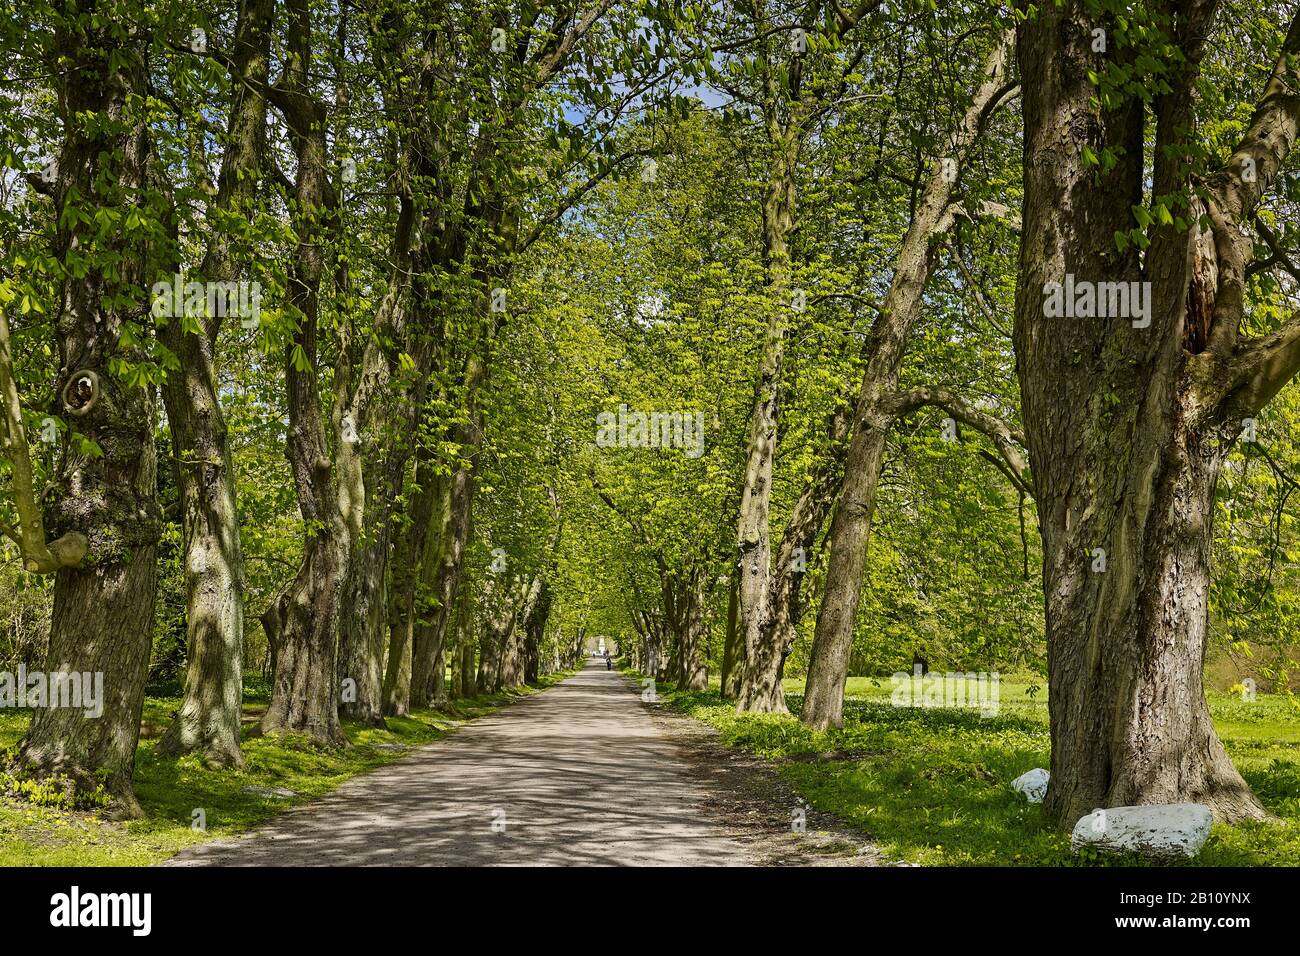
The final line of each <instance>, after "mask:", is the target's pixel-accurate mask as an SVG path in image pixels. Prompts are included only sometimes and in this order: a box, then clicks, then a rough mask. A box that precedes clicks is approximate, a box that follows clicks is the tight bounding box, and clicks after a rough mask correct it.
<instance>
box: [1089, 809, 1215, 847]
mask: <svg viewBox="0 0 1300 956" xmlns="http://www.w3.org/2000/svg"><path fill="white" fill-rule="evenodd" d="M1213 821H1214V816H1213V814H1211V813H1210V808H1209V807H1207V806H1205V805H1204V804H1200V803H1163V804H1154V805H1152V806H1145V807H1111V808H1109V809H1107V810H1094V811H1092V813H1089V814H1088V815H1087V816H1085V817H1082V818H1081V819H1080V820H1079V822H1078V823H1076V824H1075V825H1074V832H1073V833H1072V834H1071V835H1070V846H1071V847H1072V848H1073V849H1074V850H1075V852H1078V851H1079V850H1080V849H1081V848H1082V847H1085V846H1091V847H1095V848H1096V849H1098V850H1102V851H1108V852H1128V853H1137V854H1140V855H1142V856H1150V857H1159V858H1171V857H1172V858H1177V857H1183V858H1185V859H1189V860H1190V859H1191V858H1192V857H1194V856H1196V854H1197V853H1199V852H1201V847H1203V846H1205V841H1206V840H1208V839H1209V838H1210V825H1211V823H1213Z"/></svg>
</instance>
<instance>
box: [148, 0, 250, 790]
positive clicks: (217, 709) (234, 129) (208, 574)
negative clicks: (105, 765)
mask: <svg viewBox="0 0 1300 956" xmlns="http://www.w3.org/2000/svg"><path fill="white" fill-rule="evenodd" d="M274 11H275V4H274V2H273V0H250V2H246V3H241V4H240V7H239V19H238V21H237V23H236V27H235V41H234V44H233V47H232V56H231V68H230V73H231V76H232V79H233V81H232V84H231V86H232V93H231V96H232V103H231V110H230V119H229V122H228V126H227V138H226V143H225V152H224V155H223V157H222V163H221V173H220V176H219V179H218V185H217V196H216V202H215V204H214V205H215V208H216V209H217V210H220V211H222V212H230V211H232V210H239V211H243V212H247V205H248V204H249V203H250V202H251V201H252V199H253V196H254V193H255V189H256V185H257V182H258V178H259V175H260V172H261V151H262V149H263V143H264V140H265V135H266V134H265V129H266V99H265V97H264V96H263V95H262V94H261V88H262V87H263V86H264V85H265V83H266V78H267V72H268V63H269V50H270V35H271V21H272V19H273V17H274ZM201 273H202V276H203V278H204V279H206V280H208V281H220V282H230V281H237V280H239V279H241V277H242V278H243V279H244V281H247V277H246V276H244V275H242V273H241V270H240V269H239V267H238V265H237V264H236V262H235V260H234V255H233V252H232V250H231V243H230V240H229V239H228V238H227V237H225V236H224V235H222V234H221V232H220V230H217V231H216V232H215V234H214V238H213V239H212V241H211V243H210V244H209V246H208V249H207V252H206V255H205V257H204V260H203V263H202V266H201ZM197 321H198V322H199V323H200V325H201V331H200V332H198V333H195V334H190V333H188V332H186V331H185V329H184V324H183V323H182V322H181V321H180V319H179V317H173V318H172V320H171V321H169V322H168V323H166V325H164V326H162V327H161V328H160V329H159V338H160V339H161V340H162V341H163V342H164V343H165V344H166V345H167V346H168V348H170V349H171V350H172V352H173V353H175V355H176V357H177V358H178V359H179V361H180V368H179V369H178V370H176V371H173V372H171V373H169V374H168V375H167V377H166V379H165V380H164V382H163V388H162V394H163V401H164V403H165V405H166V408H167V421H168V424H169V425H170V426H171V439H172V453H173V456H174V459H175V464H176V468H175V470H176V484H177V487H178V489H179V493H180V499H181V514H182V521H183V528H184V547H183V550H182V556H181V557H182V561H183V566H184V569H185V625H186V643H187V646H188V664H187V667H186V673H185V692H184V698H183V700H182V701H181V707H180V710H179V711H178V713H177V715H176V719H175V720H174V721H173V722H172V724H171V726H169V727H168V729H167V731H166V733H164V734H163V737H162V739H161V740H160V741H159V742H158V747H157V750H158V752H159V753H161V754H167V755H170V756H178V755H180V754H184V753H198V754H200V755H201V756H202V758H203V760H204V762H205V763H206V764H208V765H210V766H215V767H227V766H234V767H241V766H243V762H244V761H243V754H242V752H241V750H240V728H241V717H242V704H243V691H244V688H243V679H244V677H243V657H244V558H243V552H242V548H241V546H240V534H239V514H238V511H237V509H236V507H235V473H234V462H233V460H232V458H231V453H230V445H229V442H228V440H227V432H226V422H225V417H224V415H223V414H222V409H221V401H220V398H219V396H218V394H217V380H216V348H217V341H218V338H219V336H220V332H221V325H222V315H221V312H220V310H219V311H218V314H217V315H213V316H207V317H198V319H197Z"/></svg>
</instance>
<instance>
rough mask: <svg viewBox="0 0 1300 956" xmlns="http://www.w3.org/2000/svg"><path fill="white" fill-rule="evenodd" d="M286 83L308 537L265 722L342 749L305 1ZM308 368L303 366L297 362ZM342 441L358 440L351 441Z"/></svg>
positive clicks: (291, 375)
mask: <svg viewBox="0 0 1300 956" xmlns="http://www.w3.org/2000/svg"><path fill="white" fill-rule="evenodd" d="M288 14H289V29H288V38H287V46H288V49H289V52H290V54H291V56H290V57H289V58H288V59H287V63H286V67H285V75H284V77H283V78H282V79H281V81H280V83H279V86H280V87H282V88H283V90H284V92H283V94H282V100H281V102H280V103H279V104H278V105H280V107H281V110H282V112H283V113H284V117H285V121H286V123H287V125H288V127H289V130H290V134H291V135H290V139H291V141H292V143H293V147H294V151H295V153H296V155H297V160H298V178H297V182H296V183H295V188H294V202H293V204H292V209H293V227H294V231H295V233H296V235H297V239H298V247H297V251H296V253H295V257H294V261H293V262H292V263H291V265H290V281H289V295H288V305H289V308H290V311H291V314H294V315H296V316H297V317H298V324H297V328H296V329H295V331H294V334H293V338H292V340H291V341H290V342H289V343H288V344H286V346H285V350H284V370H285V390H286V393H287V399H288V406H289V430H288V435H287V437H286V440H285V457H286V458H287V459H288V461H289V466H290V469H291V471H292V472H293V478H294V486H295V490H296V492H297V497H298V509H299V511H301V512H302V518H303V523H304V525H305V527H306V528H307V529H308V530H307V540H306V542H305V545H304V548H303V563H302V567H301V568H300V570H299V571H298V575H297V577H296V578H295V579H294V582H293V584H292V585H291V586H290V588H289V589H288V591H287V592H286V594H285V595H283V597H282V598H281V599H280V601H281V606H282V608H283V615H282V620H281V628H280V633H279V636H278V640H277V646H276V655H275V679H274V682H273V683H272V686H271V702H270V704H269V705H268V707H267V709H266V713H265V714H264V715H263V717H262V722H261V729H262V731H263V732H272V731H279V730H288V731H296V732H303V733H307V734H309V735H310V736H311V737H312V739H313V740H315V741H316V742H318V743H321V744H325V745H334V744H339V743H342V742H343V741H344V736H343V732H342V730H341V729H340V727H339V723H338V688H336V687H335V684H334V680H335V674H336V672H335V657H336V651H337V647H338V639H339V621H340V617H341V613H342V607H341V605H342V600H343V587H344V583H345V581H346V580H347V562H348V555H349V540H350V535H349V531H348V528H347V526H346V525H345V524H344V520H343V513H342V510H341V509H340V506H339V495H338V489H337V486H336V484H335V478H334V474H333V467H332V462H331V458H330V454H329V446H328V443H327V441H326V436H325V423H324V420H323V415H322V413H321V398H320V391H319V389H318V387H317V381H316V362H317V348H316V344H317V318H318V314H319V309H320V284H321V277H322V274H323V271H324V266H325V263H324V244H323V243H321V242H320V235H321V233H322V232H326V231H329V230H330V229H332V228H335V225H336V221H337V220H336V216H335V214H334V200H335V198H336V197H335V194H334V192H333V189H332V187H331V186H330V183H329V180H328V176H327V172H326V171H327V167H328V162H327V150H326V128H327V123H326V117H325V111H324V108H323V107H322V105H321V104H320V103H319V102H318V101H317V100H316V99H315V98H314V97H312V96H311V95H310V90H309V88H308V80H307V76H308V70H309V64H310V58H311V57H310V48H311V30H310V28H311V20H310V12H309V9H308V6H307V4H306V2H305V0H290V2H289V10H288ZM295 353H298V355H300V356H301V358H302V359H304V360H305V367H300V364H299V360H298V355H295ZM341 440H342V441H345V442H355V441H356V436H355V434H346V433H345V434H343V435H342V436H341Z"/></svg>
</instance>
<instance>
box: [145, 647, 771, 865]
mask: <svg viewBox="0 0 1300 956" xmlns="http://www.w3.org/2000/svg"><path fill="white" fill-rule="evenodd" d="M637 691H638V688H636V687H635V686H633V685H632V684H631V683H630V682H629V681H628V680H627V679H625V678H624V677H622V676H621V675H620V674H619V673H618V672H617V671H606V670H605V667H604V664H603V663H599V662H589V663H588V666H587V667H586V669H584V670H583V671H582V672H581V673H579V674H577V675H575V676H574V677H571V678H569V679H568V680H565V681H563V682H562V683H560V684H557V685H556V686H555V687H552V688H550V689H549V690H546V691H544V692H542V693H540V694H537V695H535V696H532V697H528V698H525V699H523V700H521V701H519V702H518V703H515V704H512V705H510V706H509V707H505V708H503V709H502V710H500V711H497V712H496V713H493V714H490V715H488V716H486V717H482V718H479V719H477V720H474V721H472V722H470V723H468V724H466V725H465V726H464V727H462V728H460V729H459V730H457V731H456V733H454V734H452V735H450V736H449V737H447V738H446V739H444V740H440V741H438V742H437V743H434V744H430V745H428V746H425V747H420V748H418V749H416V750H413V751H412V752H411V754H410V756H409V757H406V758H404V759H402V760H400V761H398V762H396V763H392V764H389V765H387V766H385V767H382V768H380V769H378V770H375V771H373V772H371V773H368V774H365V775H363V776H359V777H354V778H353V779H351V780H349V781H347V782H346V783H344V784H343V785H342V786H341V787H339V789H338V790H336V791H334V792H333V793H331V794H329V795H328V796H325V797H323V798H321V799H319V800H315V801H312V802H311V803H310V804H305V805H303V806H301V807H299V808H296V809H294V810H292V811H290V812H288V813H286V814H284V815H283V816H280V817H278V818H276V819H275V820H272V821H270V822H269V823H268V824H266V825H265V826H264V827H263V828H262V829H260V830H258V831H255V832H253V833H250V834H248V835H245V836H242V837H238V838H234V839H228V840H219V841H214V842H211V843H205V844H201V845H199V846H196V847H192V848H190V849H188V850H186V851H184V852H182V853H180V854H179V855H177V856H176V857H173V858H172V859H171V860H169V861H168V862H167V863H166V864H164V865H169V866H205V865H220V866H276V865H280V866H369V865H384V864H404V865H428V866H448V865H449V866H484V865H529V866H537V865H565V866H575V865H576V866H583V865H587V866H590V865H615V866H658V865H676V866H719V865H745V864H751V863H763V862H770V861H771V854H770V853H768V852H765V850H764V846H763V845H764V844H765V843H768V842H770V840H771V839H772V838H773V835H772V834H770V833H765V834H763V835H762V838H761V839H760V838H758V836H757V835H756V834H754V833H746V832H745V831H744V828H742V827H738V826H737V825H736V823H735V821H734V820H732V819H728V817H727V816H726V815H725V814H719V813H713V812H710V810H709V809H708V807H709V804H710V803H711V802H712V797H713V796H714V794H711V793H710V792H709V786H708V782H707V780H706V779H705V778H704V777H702V775H701V773H700V768H699V767H698V766H696V765H694V764H693V763H692V761H690V760H688V759H687V757H686V754H685V752H684V751H683V748H682V746H681V745H680V742H679V741H678V740H677V739H676V738H675V736H674V734H673V732H672V730H671V729H670V728H669V727H668V726H666V722H665V721H664V720H663V719H662V718H657V717H655V716H654V715H653V714H652V712H651V710H650V709H649V708H647V707H646V706H645V705H644V704H643V703H642V702H641V700H640V697H639V695H638V693H637ZM787 819H788V816H787ZM787 829H788V828H787ZM785 836H786V837H789V836H790V834H789V833H786V834H785ZM776 839H780V838H779V837H776ZM785 842H789V841H788V840H787V841H785Z"/></svg>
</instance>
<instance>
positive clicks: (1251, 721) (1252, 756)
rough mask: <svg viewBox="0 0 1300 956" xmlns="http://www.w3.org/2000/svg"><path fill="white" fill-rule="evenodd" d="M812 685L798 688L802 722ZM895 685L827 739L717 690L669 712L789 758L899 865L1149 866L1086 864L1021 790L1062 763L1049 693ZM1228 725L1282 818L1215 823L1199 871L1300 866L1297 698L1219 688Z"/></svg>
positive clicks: (856, 696)
mask: <svg viewBox="0 0 1300 956" xmlns="http://www.w3.org/2000/svg"><path fill="white" fill-rule="evenodd" d="M802 689H803V682H802V680H801V679H798V680H787V681H786V700H787V703H788V705H789V707H790V709H791V711H793V712H794V713H798V710H799V707H800V706H801V704H802V695H801V693H800V692H801V691H802ZM891 689H892V685H891V682H890V680H889V678H882V679H879V680H873V679H870V678H862V677H854V678H850V679H849V684H848V696H847V697H846V700H845V706H844V716H845V723H844V727H843V729H839V730H831V731H829V732H827V733H813V732H812V731H810V730H809V729H808V728H806V727H804V726H803V725H802V724H801V723H799V721H798V720H797V719H796V718H795V717H792V716H790V717H788V716H771V715H738V714H736V713H735V710H734V708H733V707H732V705H730V704H728V703H726V702H724V701H723V700H722V699H721V697H720V695H719V693H718V690H717V688H716V682H715V686H714V687H712V688H711V689H710V690H709V691H703V692H695V693H687V692H682V691H678V690H675V689H674V688H673V687H672V686H671V685H667V686H665V685H662V684H661V685H660V686H659V687H658V694H659V700H660V702H661V703H662V704H663V705H664V706H668V707H670V708H672V709H674V710H677V711H680V712H683V713H686V714H689V715H690V716H692V717H694V718H696V719H699V720H703V721H705V722H707V723H709V724H711V725H713V726H714V727H716V728H718V730H719V731H720V732H721V734H722V736H723V739H724V740H725V742H726V743H728V744H730V745H732V746H736V747H743V748H746V749H748V750H750V751H752V752H754V753H756V754H758V755H760V756H762V757H764V758H766V759H768V760H771V761H772V762H773V763H775V764H776V765H777V767H778V769H779V772H780V773H781V774H782V775H783V776H784V777H785V778H786V779H787V780H789V781H790V783H791V784H792V786H793V787H794V788H795V789H796V790H797V791H798V792H800V793H801V794H802V795H803V797H804V798H805V799H806V800H807V801H808V802H809V804H810V805H811V806H813V807H814V808H816V809H819V810H824V811H829V812H832V813H834V814H836V815H838V816H839V817H840V818H842V819H843V820H845V821H846V822H848V823H850V824H852V825H854V826H856V827H859V828H861V829H862V830H864V831H865V832H867V833H868V834H870V835H871V836H872V837H873V838H875V839H876V840H877V841H878V842H879V843H880V845H881V846H882V847H883V848H884V850H885V852H886V853H887V854H888V855H889V856H890V857H891V858H893V859H900V860H906V861H909V862H914V863H920V864H923V865H927V866H976V865H979V866H1021V865H1028V866H1043V865H1046V866H1057V865H1066V866H1071V865H1079V864H1081V863H1082V864H1085V865H1093V864H1115V863H1119V864H1126V865H1128V864H1137V863H1139V861H1137V860H1135V859H1131V858H1127V859H1124V858H1105V859H1095V858H1087V859H1080V858H1079V857H1077V856H1075V855H1074V854H1073V853H1072V852H1071V851H1070V848H1069V837H1068V836H1066V835H1062V834H1059V833H1056V832H1054V831H1053V830H1051V829H1049V828H1048V827H1047V826H1045V825H1044V822H1043V819H1042V813H1041V809H1040V807H1039V806H1037V805H1033V806H1031V805H1029V804H1027V803H1026V802H1025V800H1024V799H1023V798H1022V797H1021V796H1020V795H1019V794H1017V793H1016V792H1015V791H1013V790H1012V789H1011V787H1010V786H1009V784H1010V782H1011V781H1012V780H1013V779H1015V778H1016V777H1017V776H1019V775H1020V774H1022V773H1024V772H1025V771H1026V770H1030V769H1032V768H1034V767H1046V766H1048V750H1049V738H1048V726H1047V691H1046V686H1045V685H1043V684H1042V682H1041V681H1036V680H1035V679H1034V678H1029V677H1024V678H1015V677H1011V678H1004V679H1003V680H1002V681H1001V682H1000V701H1001V707H1000V709H999V712H998V714H997V715H996V716H991V717H981V716H980V715H979V713H978V712H976V711H972V710H965V709H957V708H921V707H895V706H892V705H891V702H890V693H891ZM1210 709H1211V713H1212V714H1213V717H1214V722H1215V726H1216V727H1217V728H1218V731H1219V734H1220V736H1221V737H1222V738H1223V740H1224V743H1225V745H1226V746H1227V749H1228V752H1229V754H1230V755H1231V756H1232V759H1233V760H1234V761H1235V762H1236V765H1237V768H1238V769H1239V770H1240V771H1241V772H1242V774H1243V775H1244V776H1245V778H1246V780H1247V781H1248V782H1249V783H1250V785H1251V786H1252V787H1253V788H1254V789H1255V793H1256V794H1258V796H1259V797H1260V799H1261V800H1262V801H1263V802H1264V804H1265V806H1266V807H1268V809H1269V810H1270V811H1272V812H1273V813H1275V814H1277V816H1278V817H1279V818H1280V820H1281V822H1280V823H1274V824H1269V823H1258V824H1246V825H1242V826H1226V825H1222V824H1215V827H1214V831H1213V834H1212V835H1211V837H1210V841H1209V843H1207V844H1206V847H1205V849H1204V850H1202V852H1201V854H1200V855H1199V857H1198V858H1197V859H1196V861H1195V862H1196V864H1197V865H1203V866H1300V711H1297V710H1296V709H1295V707H1294V705H1293V703H1292V702H1291V701H1290V700H1288V699H1287V698H1285V697H1282V696H1273V695H1267V694H1259V695H1257V696H1256V698H1255V699H1254V700H1253V701H1246V700H1243V699H1241V698H1240V697H1238V696H1235V695H1231V694H1225V693H1211V695H1210Z"/></svg>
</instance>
